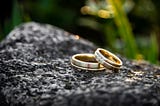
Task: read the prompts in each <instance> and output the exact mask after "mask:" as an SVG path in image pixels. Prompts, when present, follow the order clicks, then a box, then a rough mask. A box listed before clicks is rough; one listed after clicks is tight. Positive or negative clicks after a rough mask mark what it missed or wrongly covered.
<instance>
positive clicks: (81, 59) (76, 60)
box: [71, 53, 105, 71]
mask: <svg viewBox="0 0 160 106" xmlns="http://www.w3.org/2000/svg"><path fill="white" fill-rule="evenodd" d="M71 64H72V65H73V66H74V67H77V68H80V69H84V70H95V71H96V70H97V71H98V70H104V69H105V67H104V66H102V65H101V64H100V63H98V62H97V61H96V59H95V56H94V54H89V53H83V54H76V55H73V56H72V57H71Z"/></svg>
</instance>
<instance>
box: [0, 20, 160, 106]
mask: <svg viewBox="0 0 160 106" xmlns="http://www.w3.org/2000/svg"><path fill="white" fill-rule="evenodd" d="M95 49H96V47H95V46H94V45H93V44H92V43H90V42H89V41H86V40H84V39H81V38H80V39H78V37H77V36H74V35H72V34H70V33H68V32H66V31H64V30H62V29H59V28H57V27H53V26H50V25H46V24H39V23H34V22H31V23H26V24H23V25H20V26H18V27H17V28H15V29H14V30H13V31H12V32H11V33H10V34H9V35H8V36H7V38H6V39H5V40H3V41H2V42H1V43H0V106H7V105H8V106H9V105H11V106H15V105H16V106H21V105H26V106H39V105H40V106H41V105H42V106H133V105H136V106H159V105H160V68H159V67H157V66H153V65H151V64H149V63H146V62H135V61H131V60H128V59H126V58H124V57H121V59H122V61H123V63H124V65H123V67H122V68H121V69H120V71H119V72H118V73H114V72H112V71H110V70H106V71H100V72H91V71H85V70H80V69H77V68H74V67H72V66H71V65H70V57H71V56H72V55H74V54H76V53H84V52H85V53H93V52H94V50H95Z"/></svg>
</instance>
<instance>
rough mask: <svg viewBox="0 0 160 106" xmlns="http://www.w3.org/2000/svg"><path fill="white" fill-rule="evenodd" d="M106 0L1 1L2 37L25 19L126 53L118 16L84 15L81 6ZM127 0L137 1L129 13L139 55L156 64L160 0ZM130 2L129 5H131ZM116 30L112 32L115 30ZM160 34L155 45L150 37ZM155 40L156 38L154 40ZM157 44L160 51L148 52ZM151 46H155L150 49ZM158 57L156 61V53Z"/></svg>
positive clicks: (0, 28)
mask: <svg viewBox="0 0 160 106" xmlns="http://www.w3.org/2000/svg"><path fill="white" fill-rule="evenodd" d="M102 1H103V2H104V1H105V0H80V1H77V0H4V1H3V2H1V3H0V15H1V16H0V40H2V39H4V38H5V36H6V35H7V34H8V33H9V32H10V31H11V30H12V29H13V28H14V27H15V26H17V25H19V24H21V23H23V22H29V21H36V22H40V23H48V24H52V25H54V26H58V27H60V28H62V29H65V30H67V31H69V32H71V33H73V34H76V35H79V36H81V37H83V38H86V39H88V40H90V41H92V42H94V43H95V44H96V45H98V46H100V47H104V48H107V49H108V48H109V49H110V50H112V51H114V52H117V53H120V54H121V55H125V53H123V52H121V51H122V50H123V48H125V47H124V46H123V39H121V38H120V36H119V35H118V32H117V28H116V25H115V23H114V20H113V19H114V18H107V19H104V18H101V17H98V16H97V15H88V14H86V15H84V14H82V13H81V11H80V10H81V8H82V7H83V6H85V5H87V3H88V2H90V3H95V4H97V5H96V6H97V8H98V7H99V5H98V3H99V2H102ZM122 1H123V3H124V4H125V2H128V1H131V3H133V4H134V6H132V8H131V9H128V12H126V14H127V16H128V19H129V21H130V23H131V27H132V30H133V34H134V37H135V39H136V43H137V46H138V49H139V52H137V58H136V59H140V60H143V59H145V60H149V61H150V62H152V63H157V64H158V63H159V57H160V53H159V50H160V42H159V39H160V20H159V18H160V15H159V10H160V7H159V5H160V1H158V0H122ZM129 5H130V4H128V6H129ZM111 30H112V31H111ZM107 31H111V32H112V33H111V35H113V36H114V35H115V36H116V37H115V38H114V41H115V42H114V43H113V44H112V45H111V44H110V43H108V41H111V40H112V39H110V37H108V36H111V35H109V34H108V33H106V32H107ZM153 33H154V35H156V42H157V43H155V44H156V45H155V44H152V41H151V38H150V36H151V35H152V34H153ZM153 42H154V41H153ZM155 46H157V51H158V52H153V53H148V55H146V52H149V50H150V49H151V50H152V49H153V50H154V51H156V50H155V49H154V48H155ZM150 47H151V48H150ZM153 55H157V56H156V57H154V58H155V59H156V60H154V61H153V59H152V56H153Z"/></svg>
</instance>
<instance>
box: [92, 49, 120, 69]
mask: <svg viewBox="0 0 160 106" xmlns="http://www.w3.org/2000/svg"><path fill="white" fill-rule="evenodd" d="M95 58H96V60H97V61H98V62H99V63H101V64H102V65H103V66H105V67H106V68H115V69H119V68H120V67H121V66H122V61H121V60H120V59H119V58H118V57H117V56H116V55H114V54H113V53H111V52H109V51H107V50H105V49H102V48H98V49H97V50H96V51H95Z"/></svg>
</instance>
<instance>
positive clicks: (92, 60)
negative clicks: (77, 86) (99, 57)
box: [75, 55, 97, 63]
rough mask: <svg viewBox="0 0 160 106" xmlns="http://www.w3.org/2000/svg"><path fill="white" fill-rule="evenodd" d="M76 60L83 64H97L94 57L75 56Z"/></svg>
mask: <svg viewBox="0 0 160 106" xmlns="http://www.w3.org/2000/svg"><path fill="white" fill-rule="evenodd" d="M75 58H76V59H78V60H81V61H84V62H91V63H97V61H96V59H95V57H94V56H85V55H83V56H75Z"/></svg>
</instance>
